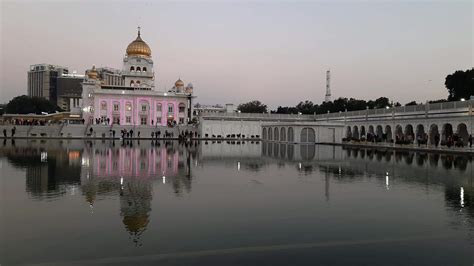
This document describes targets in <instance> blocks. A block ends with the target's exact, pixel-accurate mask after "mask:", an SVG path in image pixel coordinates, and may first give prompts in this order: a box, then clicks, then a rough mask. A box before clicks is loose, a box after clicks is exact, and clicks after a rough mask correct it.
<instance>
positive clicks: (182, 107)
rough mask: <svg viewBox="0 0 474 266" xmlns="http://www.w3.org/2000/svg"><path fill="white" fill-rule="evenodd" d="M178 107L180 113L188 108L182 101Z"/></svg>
mask: <svg viewBox="0 0 474 266" xmlns="http://www.w3.org/2000/svg"><path fill="white" fill-rule="evenodd" d="M178 108H179V112H180V113H184V110H185V109H186V105H184V103H180V104H179V106H178Z"/></svg>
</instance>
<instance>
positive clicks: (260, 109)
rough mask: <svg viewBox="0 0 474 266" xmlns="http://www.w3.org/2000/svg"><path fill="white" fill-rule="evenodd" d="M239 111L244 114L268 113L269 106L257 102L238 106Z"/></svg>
mask: <svg viewBox="0 0 474 266" xmlns="http://www.w3.org/2000/svg"><path fill="white" fill-rule="evenodd" d="M237 110H239V111H241V112H242V113H266V112H267V105H266V104H263V103H261V102H260V101H257V100H255V101H250V102H248V103H242V104H239V106H237Z"/></svg>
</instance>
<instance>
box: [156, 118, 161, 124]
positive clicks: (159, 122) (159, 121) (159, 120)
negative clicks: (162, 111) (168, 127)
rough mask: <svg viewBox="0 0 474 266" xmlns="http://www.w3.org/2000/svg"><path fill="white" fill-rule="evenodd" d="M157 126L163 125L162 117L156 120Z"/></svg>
mask: <svg viewBox="0 0 474 266" xmlns="http://www.w3.org/2000/svg"><path fill="white" fill-rule="evenodd" d="M156 124H157V125H160V124H161V117H157V118H156Z"/></svg>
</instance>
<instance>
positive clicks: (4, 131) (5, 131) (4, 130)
mask: <svg viewBox="0 0 474 266" xmlns="http://www.w3.org/2000/svg"><path fill="white" fill-rule="evenodd" d="M3 136H4V137H5V138H6V137H7V130H6V129H5V128H4V129H3Z"/></svg>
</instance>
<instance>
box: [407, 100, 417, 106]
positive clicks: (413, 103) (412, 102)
mask: <svg viewBox="0 0 474 266" xmlns="http://www.w3.org/2000/svg"><path fill="white" fill-rule="evenodd" d="M410 105H417V103H416V101H411V102H409V103H407V104H405V106H410Z"/></svg>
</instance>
